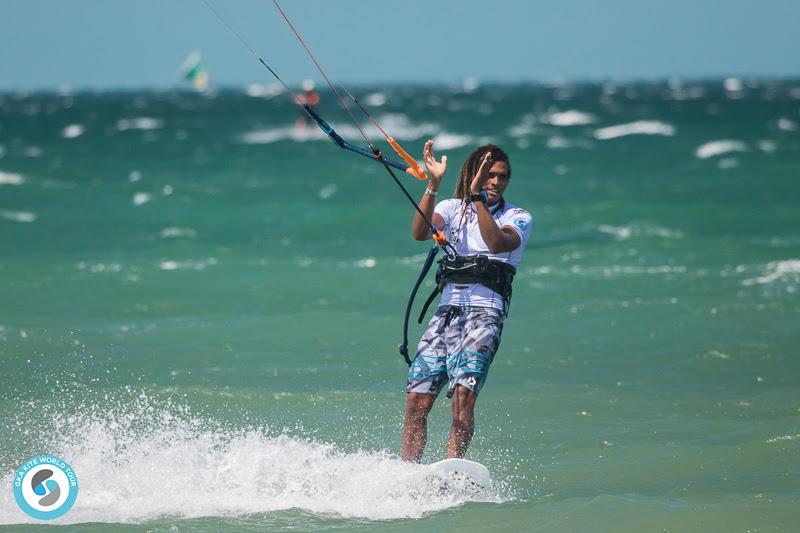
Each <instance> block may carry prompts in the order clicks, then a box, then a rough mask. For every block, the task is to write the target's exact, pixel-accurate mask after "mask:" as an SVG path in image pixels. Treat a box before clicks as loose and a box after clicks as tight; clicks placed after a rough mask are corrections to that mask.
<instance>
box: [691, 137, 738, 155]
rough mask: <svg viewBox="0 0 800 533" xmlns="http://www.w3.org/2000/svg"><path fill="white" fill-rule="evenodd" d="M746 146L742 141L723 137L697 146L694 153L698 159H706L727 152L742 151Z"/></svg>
mask: <svg viewBox="0 0 800 533" xmlns="http://www.w3.org/2000/svg"><path fill="white" fill-rule="evenodd" d="M746 150H747V146H746V145H745V144H744V143H743V142H742V141H733V140H729V139H724V140H720V141H710V142H707V143H705V144H703V145H701V146H698V147H697V150H696V151H695V155H696V156H697V157H698V158H699V159H708V158H709V157H714V156H717V155H722V154H727V153H729V152H744V151H746Z"/></svg>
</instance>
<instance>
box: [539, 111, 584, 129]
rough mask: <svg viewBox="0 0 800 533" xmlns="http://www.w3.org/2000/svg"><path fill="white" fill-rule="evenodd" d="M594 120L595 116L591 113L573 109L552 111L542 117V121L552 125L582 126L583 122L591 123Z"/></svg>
mask: <svg viewBox="0 0 800 533" xmlns="http://www.w3.org/2000/svg"><path fill="white" fill-rule="evenodd" d="M594 121H595V116H594V115H592V114H591V113H585V112H583V111H578V110H575V109H571V110H569V111H560V112H553V113H550V114H548V115H545V116H544V117H542V122H544V123H546V124H550V125H552V126H583V125H585V124H592V123H593V122H594Z"/></svg>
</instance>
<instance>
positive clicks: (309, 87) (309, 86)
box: [294, 80, 319, 131]
mask: <svg viewBox="0 0 800 533" xmlns="http://www.w3.org/2000/svg"><path fill="white" fill-rule="evenodd" d="M300 98H302V100H303V103H304V104H308V105H310V106H317V105H319V93H318V92H317V91H316V86H315V84H314V81H313V80H303V93H302V94H301V95H300ZM306 127H308V117H307V116H306V113H305V111H303V110H302V109H300V116H299V117H297V120H296V121H295V123H294V128H295V130H297V131H302V130H305V129H306Z"/></svg>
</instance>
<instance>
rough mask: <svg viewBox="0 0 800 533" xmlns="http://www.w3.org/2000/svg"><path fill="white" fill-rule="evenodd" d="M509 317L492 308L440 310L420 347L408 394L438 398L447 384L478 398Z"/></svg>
mask: <svg viewBox="0 0 800 533" xmlns="http://www.w3.org/2000/svg"><path fill="white" fill-rule="evenodd" d="M504 318H505V315H504V313H503V312H502V311H500V310H498V309H492V308H490V307H458V306H454V305H443V306H441V307H439V309H437V310H436V314H435V315H433V317H432V318H431V320H430V322H429V323H428V328H427V329H426V330H425V333H423V334H422V338H421V339H420V341H419V345H418V346H417V355H416V357H415V358H414V361H413V362H412V363H411V368H410V369H409V371H408V383H407V385H406V392H417V393H421V394H432V395H434V396H437V395H438V394H439V392H440V391H441V390H442V387H443V386H444V384H445V383H447V381H448V380H449V381H450V385H449V387H448V389H447V397H448V398H451V397H452V396H453V391H454V390H455V388H456V385H461V386H464V387H466V388H468V389H470V390H471V391H473V392H475V394H478V393H479V392H480V390H481V388H483V384H484V383H485V382H486V377H487V375H488V374H489V365H491V364H492V360H493V359H494V354H495V353H496V352H497V348H498V347H499V346H500V335H501V334H502V332H503V319H504Z"/></svg>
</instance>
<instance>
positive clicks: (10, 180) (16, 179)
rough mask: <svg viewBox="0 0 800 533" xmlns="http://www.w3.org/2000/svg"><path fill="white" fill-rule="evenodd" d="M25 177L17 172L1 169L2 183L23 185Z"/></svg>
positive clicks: (0, 182)
mask: <svg viewBox="0 0 800 533" xmlns="http://www.w3.org/2000/svg"><path fill="white" fill-rule="evenodd" d="M23 183H25V177H24V176H23V175H22V174H17V173H15V172H3V171H2V170H0V185H22V184H23Z"/></svg>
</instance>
